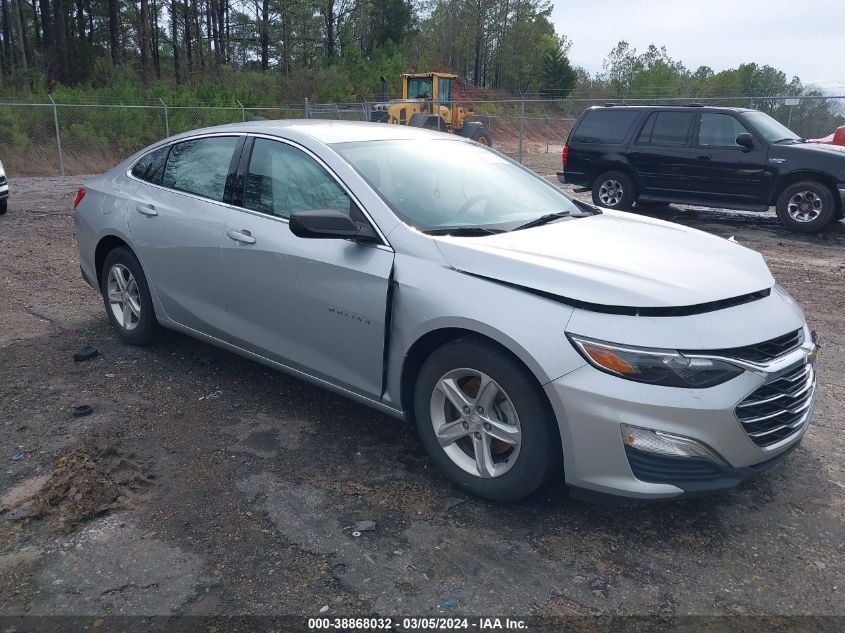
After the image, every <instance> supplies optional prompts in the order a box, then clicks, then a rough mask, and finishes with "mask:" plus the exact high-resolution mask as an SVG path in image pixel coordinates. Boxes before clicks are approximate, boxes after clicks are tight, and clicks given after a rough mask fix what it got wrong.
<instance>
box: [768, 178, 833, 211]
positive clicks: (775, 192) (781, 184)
mask: <svg viewBox="0 0 845 633" xmlns="http://www.w3.org/2000/svg"><path fill="white" fill-rule="evenodd" d="M805 181H809V182H817V183H820V184H822V185H824V186H825V187H827V188H828V189H829V190H830V193H831V195H832V196H833V204H834V205H835V207H836V209H838V210H840V211H841V210H842V209H841V207H840V205H841V203H842V200H841V198H840V196H839V192H838V191H837V189H836V182H837V181H836V178H834V177H833V176H831V175H830V174H827V173H825V172H821V171H814V170H809V169H807V170H801V171H794V172H790V173H789V174H787V175H786V176H784V177H783V178H780V179H779V180H778V183H777V185H776V186H775V187H774V188H773V189H772V195H771V197H770V198H769V206H775V205H776V204H777V202H778V198H780V195H781V194H782V193H783V191H784V190H785V189H786V188H787V187H791V186H792V185H794V184H796V183H799V182H805Z"/></svg>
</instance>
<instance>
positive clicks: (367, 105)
mask: <svg viewBox="0 0 845 633" xmlns="http://www.w3.org/2000/svg"><path fill="white" fill-rule="evenodd" d="M361 98H362V99H363V100H364V120H365V121H370V120H372V118H373V117H372V116H371V115H370V102H369V101H367V97H361Z"/></svg>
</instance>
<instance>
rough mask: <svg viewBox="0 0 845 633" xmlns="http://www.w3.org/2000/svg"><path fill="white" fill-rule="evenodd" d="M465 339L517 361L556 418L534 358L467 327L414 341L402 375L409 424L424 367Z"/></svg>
mask: <svg viewBox="0 0 845 633" xmlns="http://www.w3.org/2000/svg"><path fill="white" fill-rule="evenodd" d="M462 338H474V339H476V340H479V341H482V342H484V343H486V344H488V345H490V346H492V347H495V348H496V349H498V350H499V351H501V352H503V353H505V354H507V355H508V356H510V357H511V358H513V359H514V361H516V362H517V363H518V364H519V365H520V366H522V367H523V368H524V369H525V371H526V372H527V373H528V375H529V376H531V378H532V380H533V381H534V383H535V386H536V387H537V390H538V394H539V395H540V397H541V398H542V401H543V403H544V405H545V406H546V407H548V411H549V414H550V415H551V416H552V417H554V408H553V407H552V404H551V402H550V401H549V399H548V396H547V395H546V392H545V390H544V389H543V384H544V383H545V382H548V381H547V380H546V377H545V376H543V375H542V374H539V373H538V370H539V367H537V366H536V363H534V362H532V361H531V359H530V356H528V354H527V352H525V350H521V349H520V350H519V351H520V353H517V352H515V351H514V349H513V348H512V347H513V346H512V345H509V344H505V343H504V342H502V341H501V340H497V338H494V336H492V335H490V334H485V333H482V332H480V331H479V330H477V329H470V328H467V327H463V326H446V327H439V328H437V329H433V330H429V331H428V332H426V333H425V334H423V335H422V336H420V337H419V338H417V340H415V341H414V343H413V344H412V345H411V346H410V347H409V348H408V350H407V352H406V353H405V357H404V359H403V362H402V370H401V373H400V382H399V391H400V393H399V399H400V406H401V408H402V411H403V413H404V414H405V417H406V418H407V419H408V420H410V421H413V419H414V387H415V385H416V379H417V376H418V375H419V372H420V370H421V369H422V366H423V363H425V361H426V359H427V358H428V357H429V356H430V355H431V354H432V353H433V352H434V351H435V350H436V349H438V348H440V347H442V346H443V345H445V344H446V343H449V342H451V341H456V340H458V339H462ZM504 338H507V337H504ZM532 365H534V367H532ZM555 427H556V428H557V432H558V435H559V434H560V428H559V425H558V424H555Z"/></svg>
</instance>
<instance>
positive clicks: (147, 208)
mask: <svg viewBox="0 0 845 633" xmlns="http://www.w3.org/2000/svg"><path fill="white" fill-rule="evenodd" d="M135 210H136V211H137V212H138V213H140V214H141V215H148V216H154V215H158V211H156V208H155V207H154V206H153V205H151V204H138V205H135Z"/></svg>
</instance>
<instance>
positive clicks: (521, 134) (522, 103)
mask: <svg viewBox="0 0 845 633" xmlns="http://www.w3.org/2000/svg"><path fill="white" fill-rule="evenodd" d="M524 144H525V96H523V94H522V93H519V164H520V165H521V164H522V152H523V145H524Z"/></svg>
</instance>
